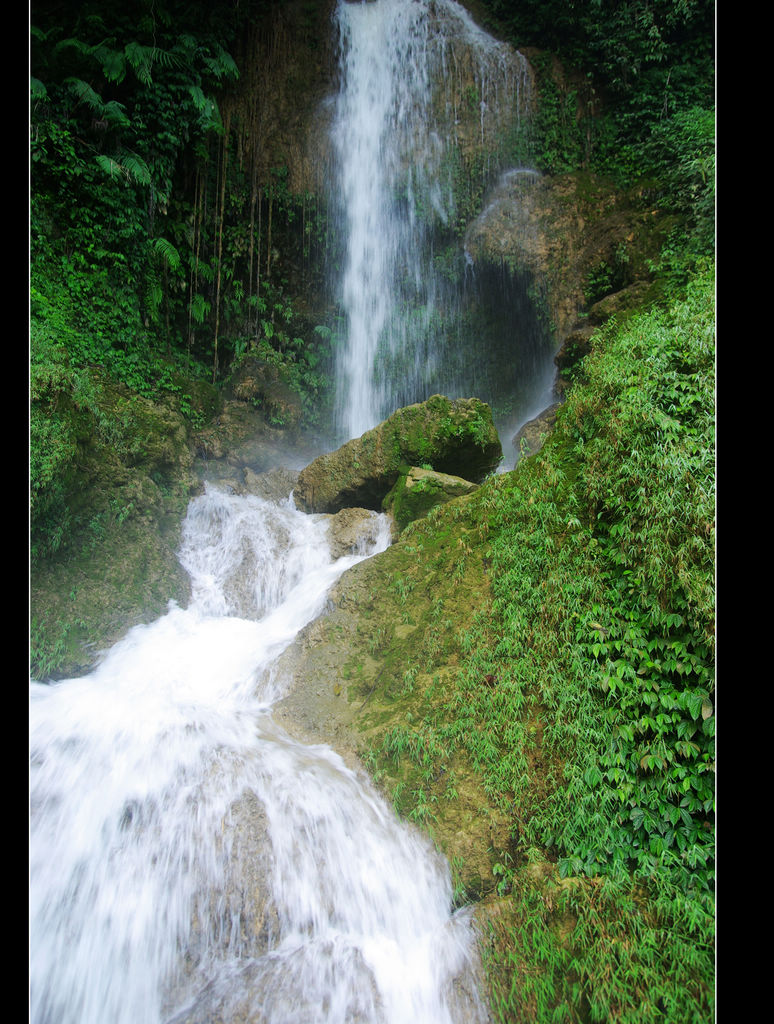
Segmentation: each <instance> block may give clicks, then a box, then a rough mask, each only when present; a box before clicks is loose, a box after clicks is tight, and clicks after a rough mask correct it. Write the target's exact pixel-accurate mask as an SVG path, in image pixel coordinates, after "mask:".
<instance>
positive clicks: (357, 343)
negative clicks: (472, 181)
mask: <svg viewBox="0 0 774 1024" xmlns="http://www.w3.org/2000/svg"><path fill="white" fill-rule="evenodd" d="M336 20H337V25H338V31H339V43H340V68H339V70H340V86H339V92H338V96H337V101H336V114H335V119H334V126H333V144H334V150H335V156H336V159H335V173H334V175H333V179H332V181H333V186H334V191H335V194H334V197H333V201H334V206H336V205H338V207H339V209H340V214H339V216H340V219H341V221H342V225H341V227H342V231H343V234H344V237H345V239H346V256H345V266H344V270H343V275H342V279H341V282H340V287H339V290H340V296H339V297H340V303H341V308H342V311H343V313H344V316H345V320H346V338H345V343H344V344H343V345H342V346H341V348H340V350H339V360H338V366H337V386H338V395H337V410H338V412H337V417H338V424H337V426H338V430H339V433H340V435H341V437H342V439H347V438H350V437H357V436H359V435H360V434H362V433H363V432H364V431H365V430H367V429H369V428H371V427H373V426H375V425H376V424H377V423H378V422H380V421H381V420H382V419H384V418H385V417H386V416H388V415H390V414H391V413H392V412H393V411H394V410H395V409H396V408H398V407H400V406H402V405H407V404H409V403H411V402H416V401H421V400H422V399H424V398H427V397H429V395H431V394H434V393H436V392H442V393H443V394H446V395H449V396H450V397H460V396H462V395H468V394H469V393H470V392H469V390H468V389H469V387H470V371H469V366H468V364H469V362H470V360H469V358H467V362H466V361H465V360H466V357H465V355H464V353H465V352H466V351H467V352H469V351H470V349H471V347H473V346H474V345H475V343H476V342H475V339H471V338H470V337H469V336H466V337H464V338H462V339H460V340H459V341H454V340H453V339H452V340H451V342H450V341H449V335H450V332H451V333H453V331H454V330H455V329H456V328H455V324H456V319H457V315H458V313H459V303H460V298H461V297H460V295H459V293H458V289H459V284H458V283H457V284H455V283H451V282H450V275H449V273H448V268H447V270H446V271H445V270H444V260H445V259H448V258H449V253H450V252H452V250H453V245H451V246H450V243H452V242H453V239H454V218H455V215H456V211H455V199H454V194H455V186H454V180H453V179H454V174H455V173H461V174H462V176H463V177H464V176H465V175H467V173H468V172H467V170H464V169H463V165H462V164H460V162H459V160H460V159H461V154H463V153H467V154H468V155H470V153H471V150H475V148H476V147H477V146H479V144H484V148H483V150H482V152H486V153H487V154H489V155H488V156H487V158H486V159H492V160H494V159H495V157H494V155H493V154H494V152H495V149H496V148H497V145H498V144H499V142H498V140H497V139H496V136H500V137H502V136H504V135H505V134H507V133H508V132H509V131H512V130H513V128H514V125H515V124H518V122H519V120H520V118H521V114H522V108H523V107H524V105H525V103H526V102H527V96H526V94H527V92H528V82H529V78H528V71H527V62H526V60H525V58H524V57H523V56H522V55H521V54H519V53H517V52H516V51H514V50H513V49H512V48H511V47H509V46H507V45H505V44H503V43H500V42H498V41H497V40H495V39H493V38H492V37H491V36H489V35H487V34H486V33H485V32H483V31H482V30H481V29H480V28H478V27H477V26H476V25H475V23H474V22H473V21H472V19H471V18H470V15H469V14H468V12H467V11H466V10H465V9H464V8H463V7H461V6H460V5H459V4H457V3H455V2H454V0H376V2H373V3H348V2H345V0H339V3H338V5H337V8H336ZM499 141H502V139H500V140H499ZM472 159H474V160H475V159H480V153H479V155H478V156H477V157H473V158H472ZM455 161H457V162H456V163H455ZM455 169H456V171H455ZM478 173H480V168H479V172H478ZM441 239H443V241H440V240H441ZM436 243H438V244H442V245H443V246H444V247H445V253H446V255H444V254H443V253H439V252H436V251H435V249H434V246H435V244H436ZM457 248H458V253H457V255H458V256H459V257H462V248H461V246H459V245H458V246H457ZM450 347H451V351H450V350H449V349H450ZM479 397H482V398H483V397H485V396H484V395H480V396H479Z"/></svg>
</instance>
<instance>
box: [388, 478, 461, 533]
mask: <svg viewBox="0 0 774 1024" xmlns="http://www.w3.org/2000/svg"><path fill="white" fill-rule="evenodd" d="M477 487H478V484H474V483H472V482H471V481H470V480H463V478H462V477H460V476H451V475H450V474H449V473H436V472H435V470H432V469H421V468H420V467H418V466H412V467H411V468H410V469H409V471H408V472H407V473H401V475H400V476H399V477H398V480H397V482H396V483H395V486H394V487H393V488H392V490H391V491H390V492H389V494H388V495H387V497H386V498H385V499H384V510H385V511H386V512H390V513H391V515H392V517H393V519H394V520H395V524H396V526H397V528H398V530H403V529H405V527H406V526H408V524H409V523H411V522H413V521H414V520H415V519H421V518H422V517H423V516H426V515H427V513H428V512H429V511H430V509H431V508H435V506H436V505H443V504H445V503H446V502H447V501H451V500H452V498H459V497H460V495H462V494H470V493H471V492H472V491H475V490H476V488H477Z"/></svg>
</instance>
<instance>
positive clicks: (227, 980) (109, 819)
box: [30, 488, 485, 1024]
mask: <svg viewBox="0 0 774 1024" xmlns="http://www.w3.org/2000/svg"><path fill="white" fill-rule="evenodd" d="M326 529H327V521H326V517H322V516H306V515H303V514H301V513H300V512H298V511H296V510H295V508H294V507H293V506H292V504H291V502H290V501H288V502H285V503H280V504H277V503H270V502H266V501H263V500H261V499H259V498H255V497H236V496H234V495H230V494H226V493H224V492H222V491H219V490H217V489H214V488H208V489H207V491H206V493H205V494H204V495H202V496H201V497H199V498H196V499H195V500H194V501H193V502H192V503H191V506H190V508H189V512H188V516H187V518H186V521H185V524H184V539H183V545H182V550H181V555H180V558H181V561H182V563H183V565H184V566H185V568H186V569H187V570H188V572H189V573H190V576H191V581H192V594H193V597H192V601H191V604H190V606H189V607H188V608H187V609H185V610H184V609H182V608H180V607H178V606H176V605H174V604H171V605H170V609H169V611H168V613H167V614H166V615H165V616H163V617H162V618H160V619H159V620H157V621H156V622H154V623H152V624H151V625H147V626H141V627H137V628H135V629H133V630H131V631H130V632H129V633H128V634H127V636H126V637H125V639H124V640H123V641H121V642H120V643H119V644H117V645H116V646H115V647H114V648H113V649H112V650H111V651H110V652H108V653H107V654H106V656H105V657H104V659H103V660H102V662H101V664H100V665H99V666H98V668H97V669H96V670H95V671H94V672H93V674H91V675H90V676H87V677H84V678H80V679H72V680H69V681H65V682H61V683H57V684H54V685H43V684H40V683H36V682H33V683H32V684H31V701H30V749H31V769H30V810H31V828H30V1006H31V1017H30V1019H31V1022H32V1024H154V1022H168V1024H183V1022H187V1024H197V1022H198V1024H204V1022H205V1021H211V1020H214V1019H217V1020H219V1021H223V1022H224V1024H225V1022H237V1021H239V1022H250V1024H316V1022H319V1024H323V1022H325V1024H338V1022H340V1024H345V1022H348V1024H349V1022H361V1024H369V1022H373V1024H377V1022H378V1024H407V1022H409V1021H411V1022H412V1024H421V1022H426V1024H442V1022H452V1021H457V1022H462V1021H465V1022H466V1024H467V1022H475V1021H482V1020H484V1019H485V1013H484V1010H483V1008H482V1006H481V1004H480V1003H479V1002H478V1000H477V997H476V996H475V987H474V986H473V985H472V982H471V981H470V977H469V970H470V963H471V961H470V957H471V948H472V946H471V943H472V931H471V926H470V922H469V919H468V918H467V917H466V916H465V914H464V913H452V912H451V887H450V881H449V873H448V867H447V866H446V864H445V862H442V861H441V860H440V859H439V858H438V856H437V854H435V853H434V851H433V850H432V848H431V847H430V845H429V844H428V843H427V842H426V841H425V840H424V839H423V838H422V837H420V836H419V835H418V834H417V833H415V832H413V831H412V830H410V829H408V828H406V827H404V826H403V825H401V824H400V823H399V822H398V821H397V819H396V818H395V817H394V815H393V814H392V812H391V811H390V810H388V809H387V807H386V806H385V805H384V804H383V803H382V801H381V799H380V798H378V797H377V795H376V794H375V793H374V792H373V791H372V789H371V787H370V786H369V784H368V783H367V781H366V780H365V779H364V778H361V777H360V776H359V775H356V774H355V773H354V772H353V771H352V770H350V769H349V768H347V767H346V766H345V764H344V762H343V761H342V759H341V758H340V757H339V756H338V755H337V754H336V753H334V752H333V751H332V750H331V749H329V748H328V747H324V746H305V745H303V744H301V743H299V742H297V741H296V740H294V739H292V738H291V737H290V736H289V735H287V734H286V733H285V732H284V731H283V730H282V729H280V728H279V726H278V725H277V724H276V723H275V722H274V720H273V719H272V715H271V706H272V703H273V702H274V701H276V700H277V699H278V698H279V697H280V696H281V695H282V679H281V678H275V672H273V666H274V665H275V662H276V659H277V657H278V655H279V654H280V653H281V651H282V650H283V649H285V648H286V647H287V645H288V644H289V643H290V642H291V641H292V639H293V637H294V636H295V635H296V633H297V632H298V630H299V629H301V627H302V626H303V625H304V624H306V623H307V622H309V621H310V620H311V619H312V618H313V617H315V616H316V615H317V614H318V613H319V612H320V610H321V609H322V606H323V604H324V601H325V595H326V592H327V590H328V589H329V587H330V585H331V584H332V582H333V581H334V580H335V579H336V578H337V577H338V576H339V575H340V574H341V573H342V572H343V571H344V570H345V569H346V568H348V567H349V566H351V565H353V564H354V563H355V562H356V561H358V560H359V559H360V558H363V557H367V556H368V555H370V554H371V553H373V552H375V551H378V550H380V549H382V548H384V547H385V546H386V545H387V543H388V539H387V532H386V524H385V521H384V518H383V517H381V516H377V515H376V514H374V516H373V519H372V521H371V528H370V532H367V533H366V534H365V535H364V536H363V540H362V546H361V550H360V553H359V554H353V555H351V556H347V557H345V558H340V559H338V560H337V561H333V560H332V558H331V555H330V551H329V547H328V543H327V539H326ZM466 978H467V979H468V980H467V982H466Z"/></svg>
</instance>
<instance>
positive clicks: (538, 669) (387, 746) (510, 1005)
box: [376, 274, 715, 1024]
mask: <svg viewBox="0 0 774 1024" xmlns="http://www.w3.org/2000/svg"><path fill="white" fill-rule="evenodd" d="M592 340H593V346H592V353H591V355H589V356H587V357H586V360H585V365H584V374H583V378H582V381H580V382H579V383H576V385H575V386H574V388H573V389H572V391H571V392H570V394H569V396H568V399H567V402H566V404H565V406H564V407H563V409H562V411H561V413H560V416H559V420H558V424H557V427H556V430H555V432H554V434H553V435H552V436H551V438H550V439H549V440H548V442H547V443H546V445H545V447H544V448H543V449H542V451H541V452H540V453H539V454H538V455H536V456H533V457H531V458H527V459H523V460H522V461H521V462H520V464H519V466H518V468H517V470H516V471H515V472H513V473H510V474H503V475H501V476H498V477H495V478H492V479H491V480H489V481H487V482H486V483H485V484H484V485H483V486H482V487H481V488H480V490H479V491H478V492H476V494H475V495H474V496H473V497H472V498H471V499H470V500H469V502H468V503H467V504H466V505H465V506H464V507H461V508H460V509H458V510H455V514H456V515H460V516H464V517H466V519H467V521H468V522H469V523H470V524H471V529H472V530H473V531H474V533H475V532H477V533H478V535H479V537H480V539H481V540H482V541H483V540H484V538H486V540H487V541H488V549H487V552H486V561H487V564H488V567H489V578H490V580H491V587H492V603H491V607H488V608H485V609H484V608H482V609H481V610H480V611H479V613H478V614H477V615H475V616H474V617H473V619H472V621H471V622H470V624H469V625H468V626H467V627H466V628H465V630H464V633H463V635H461V636H459V638H458V640H457V644H458V650H459V652H460V668H459V672H458V675H457V679H456V684H455V685H454V686H452V687H450V688H449V689H447V691H446V693H445V696H444V697H443V699H442V700H441V701H440V702H439V701H438V699H437V698H436V700H435V701H433V702H430V701H429V699H428V703H427V705H425V707H426V709H427V710H426V711H425V713H424V715H423V716H418V717H417V718H415V719H413V720H409V718H408V717H407V719H406V722H405V724H403V725H400V726H398V727H395V728H393V730H392V731H391V732H390V733H389V734H388V735H387V736H386V737H385V738H384V742H383V746H382V748H381V751H377V752H376V754H377V755H380V756H381V758H382V760H381V762H380V763H381V764H382V765H383V766H384V768H385V770H388V771H389V772H390V774H391V775H392V777H394V778H398V779H399V780H400V781H402V782H403V784H404V785H403V788H402V790H401V794H400V799H399V806H400V809H401V811H402V813H404V814H409V813H410V812H411V810H412V809H413V807H414V805H413V804H412V800H414V799H416V797H415V793H416V791H417V788H418V786H419V785H420V784H421V785H423V786H425V787H427V786H428V785H429V783H428V782H424V781H423V779H425V778H426V779H429V780H432V779H438V778H439V777H440V775H441V773H442V770H443V769H444V766H446V765H448V764H449V763H450V762H451V760H452V759H453V758H459V757H461V756H462V755H464V756H465V758H466V759H467V761H468V762H469V763H470V764H472V765H473V766H475V768H476V770H477V771H478V773H479V775H480V777H481V780H482V782H483V786H484V789H485V791H486V794H487V797H488V799H489V801H490V802H491V805H492V807H495V808H498V809H499V811H500V812H501V813H503V814H506V815H507V816H508V817H509V819H510V820H511V822H512V834H513V836H514V839H515V841H516V842H517V846H516V851H517V855H516V857H515V859H514V861H513V862H512V863H511V862H508V860H507V858H505V859H504V858H502V857H500V858H499V860H498V862H497V864H496V865H495V872H494V877H493V882H492V884H493V885H494V886H496V888H497V890H498V892H499V893H500V894H501V895H505V896H507V895H508V894H510V902H509V904H508V906H509V910H508V911H507V913H513V914H514V915H515V917H516V919H517V924H516V925H513V926H508V927H507V928H506V929H505V933H504V935H503V936H501V937H500V939H501V940H502V941H500V939H498V940H497V942H495V943H494V944H493V947H492V949H493V952H492V958H493V959H492V961H491V963H490V965H489V975H490V978H491V979H492V982H493V987H494V998H493V1005H494V1007H495V1010H496V1012H497V1013H498V1014H499V1018H498V1019H500V1020H503V1021H510V1020H513V1019H520V1020H521V1019H524V1020H541V1021H542V1020H549V1019H567V1020H577V1019H588V1020H590V1021H598V1022H602V1021H608V1020H617V1021H622V1022H626V1024H634V1022H642V1024H645V1022H646V1021H649V1020H652V1019H656V1018H658V1017H659V1016H663V1018H664V1019H668V1020H691V1021H696V1022H697V1024H698V1022H700V1021H703V1020H706V1019H708V1017H709V1016H710V1015H711V1012H712V990H713V915H714V877H715V875H714V762H715V751H714V734H715V707H714V704H715V697H714V488H713V484H714V293H713V277H712V274H709V275H708V276H707V277H705V278H703V279H699V280H697V281H695V282H694V284H693V286H692V287H691V289H690V290H689V293H688V296H687V299H686V300H685V301H684V302H681V303H678V304H675V305H673V306H672V307H671V308H670V309H669V310H654V311H651V312H649V313H646V314H641V315H639V316H635V317H633V318H632V319H630V320H628V321H627V322H626V324H625V325H624V326H618V325H616V324H615V323H613V322H611V323H609V324H608V325H607V326H606V327H605V328H604V329H602V330H599V331H598V332H597V333H596V335H595V336H594V337H593V339H592ZM451 515H452V509H451V508H448V509H447V510H446V511H444V512H442V513H440V517H439V519H438V523H439V526H437V527H436V529H437V530H438V529H439V528H440V523H441V522H442V521H443V522H445V523H447V525H448V521H447V519H446V517H450V516H451ZM420 529H424V528H420V527H417V526H416V525H415V527H414V528H409V530H408V531H407V532H406V533H405V534H404V542H409V543H411V542H412V541H413V540H414V537H415V535H417V534H418V531H419V530H420ZM423 537H426V535H425V534H424V533H423ZM441 542H442V539H441V537H440V536H439V538H438V543H439V544H440V543H441ZM460 544H462V541H460ZM464 550H465V548H464V546H462V547H460V557H462V554H463V553H464ZM450 575H451V576H453V575H454V574H450ZM439 600H440V599H439ZM439 608H440V604H439ZM444 635H445V634H444V633H443V632H442V631H440V630H439V631H438V633H437V634H436V637H437V638H443V637H444ZM438 642H439V643H443V640H442V639H439V640H438ZM417 657H418V663H419V664H420V665H421V666H424V665H426V664H433V661H432V659H433V657H434V654H433V652H432V651H431V650H430V648H429V646H428V645H427V644H423V645H421V648H420V647H418V654H417ZM410 667H411V666H410V665H409V666H404V667H403V673H404V675H403V681H404V687H403V691H402V693H400V694H399V696H400V697H401V698H403V699H405V698H406V696H407V694H408V693H409V691H408V690H407V685H408V680H407V678H406V674H405V673H406V670H407V668H409V669H410ZM411 686H412V690H413V688H415V687H416V677H412V678H411ZM412 699H413V698H412ZM377 760H379V757H378V756H377ZM429 807H430V801H429V800H428V796H427V793H425V794H424V797H423V803H422V808H424V809H425V810H427V809H429ZM422 808H420V809H419V810H418V811H417V813H423V811H422ZM428 820H429V819H428ZM536 850H538V851H544V855H545V856H547V857H548V858H549V859H550V861H551V862H553V864H555V867H552V866H551V864H548V866H547V868H546V871H545V872H543V877H544V882H543V883H541V885H540V886H536V885H533V882H532V881H531V879H532V880H534V878H535V876H534V875H533V874H531V873H530V871H529V870H528V869H527V866H526V864H525V860H526V859H528V857H529V856H530V851H536ZM549 877H550V879H551V880H550V881H546V879H549ZM567 921H569V922H571V925H568V926H567V929H566V930H565V924H564V923H565V922H567Z"/></svg>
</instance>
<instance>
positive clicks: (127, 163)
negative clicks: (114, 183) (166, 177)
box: [95, 153, 151, 185]
mask: <svg viewBox="0 0 774 1024" xmlns="http://www.w3.org/2000/svg"><path fill="white" fill-rule="evenodd" d="M95 160H96V161H97V164H98V165H99V166H100V167H101V168H102V170H103V171H105V173H106V174H109V175H110V177H111V178H117V177H123V178H126V180H127V181H130V180H132V179H134V181H136V182H137V183H138V184H140V185H150V183H151V173H150V170H149V169H148V165H147V164H146V163H145V161H144V160H142V159H141V158H140V157H139V156H136V155H133V154H131V153H125V154H122V158H121V161H119V160H114V159H113V157H110V156H105V154H104V153H100V154H99V155H98V156H97V157H95Z"/></svg>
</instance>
